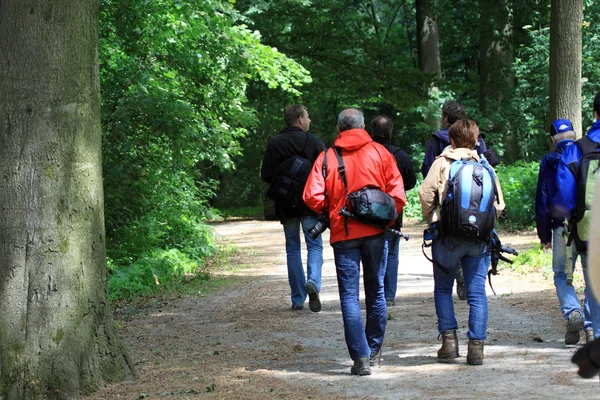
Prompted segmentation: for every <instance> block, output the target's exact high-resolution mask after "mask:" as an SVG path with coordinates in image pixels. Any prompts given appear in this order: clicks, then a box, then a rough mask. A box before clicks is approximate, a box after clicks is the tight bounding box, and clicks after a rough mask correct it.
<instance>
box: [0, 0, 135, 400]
mask: <svg viewBox="0 0 600 400" xmlns="http://www.w3.org/2000/svg"><path fill="white" fill-rule="evenodd" d="M0 54H1V55H2V56H1V57H0V160H1V164H0V165H1V167H0V171H1V174H2V175H1V176H2V179H1V180H0V205H1V207H2V210H1V211H2V212H0V237H1V240H2V253H1V254H0V398H1V399H11V400H12V399H41V398H50V399H76V398H79V396H80V394H81V393H88V392H90V391H92V390H94V389H96V388H98V387H99V386H100V385H102V384H103V383H104V382H107V381H109V382H110V381H117V380H120V379H123V378H126V377H129V376H131V375H132V374H133V369H132V366H131V364H130V363H129V362H128V357H127V355H126V351H125V349H124V348H123V345H122V343H121V341H120V339H119V337H118V334H117V332H116V330H115V324H114V322H113V319H112V312H111V308H110V304H109V302H108V296H107V268H106V257H105V247H104V241H105V236H104V216H103V211H104V210H103V207H104V205H103V190H102V170H101V165H102V164H101V146H100V141H101V131H100V87H99V79H98V1H97V0H84V1H75V2H74V1H69V0H53V1H50V2H48V1H44V0H1V1H0Z"/></svg>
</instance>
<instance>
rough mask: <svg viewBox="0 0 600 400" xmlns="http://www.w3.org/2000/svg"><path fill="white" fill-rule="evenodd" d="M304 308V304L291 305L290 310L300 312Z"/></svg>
mask: <svg viewBox="0 0 600 400" xmlns="http://www.w3.org/2000/svg"><path fill="white" fill-rule="evenodd" d="M303 308H304V304H292V310H294V311H300V310H302V309H303Z"/></svg>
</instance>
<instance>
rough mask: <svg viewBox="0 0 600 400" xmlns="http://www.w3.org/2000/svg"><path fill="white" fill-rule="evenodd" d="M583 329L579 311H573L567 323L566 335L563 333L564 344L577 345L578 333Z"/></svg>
mask: <svg viewBox="0 0 600 400" xmlns="http://www.w3.org/2000/svg"><path fill="white" fill-rule="evenodd" d="M582 329H583V315H581V313H580V312H579V311H573V312H572V313H571V315H570V316H569V320H568V321H567V333H565V344H577V343H578V342H579V331H581V330H582Z"/></svg>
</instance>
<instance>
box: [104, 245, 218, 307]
mask: <svg viewBox="0 0 600 400" xmlns="http://www.w3.org/2000/svg"><path fill="white" fill-rule="evenodd" d="M198 267H199V266H198V264H197V262H195V261H194V260H192V259H191V258H189V257H187V256H186V255H185V254H184V253H182V252H181V251H179V250H176V249H170V250H162V249H153V250H151V251H149V252H148V253H147V255H145V256H142V257H139V258H138V259H136V260H135V261H134V262H133V263H132V264H130V265H128V266H127V268H123V267H121V268H116V269H114V270H113V271H112V275H111V278H110V280H109V282H108V290H109V297H110V299H111V300H117V299H127V298H131V297H136V296H143V295H152V294H156V293H160V292H164V291H165V290H169V289H171V288H172V287H173V286H177V285H178V284H180V283H181V282H182V281H183V280H184V277H185V275H186V274H194V273H196V272H197V271H198ZM113 268H114V266H113ZM201 277H203V278H207V277H208V276H207V275H201Z"/></svg>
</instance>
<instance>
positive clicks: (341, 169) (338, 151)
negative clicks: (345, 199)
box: [333, 146, 348, 236]
mask: <svg viewBox="0 0 600 400" xmlns="http://www.w3.org/2000/svg"><path fill="white" fill-rule="evenodd" d="M333 151H334V152H335V156H336V157H337V162H338V172H339V173H340V176H341V177H342V182H344V188H345V189H346V196H348V181H347V180H346V166H345V165H344V159H343V158H342V149H341V148H339V147H336V146H333ZM344 229H345V230H346V236H348V217H347V216H345V215H344Z"/></svg>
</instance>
